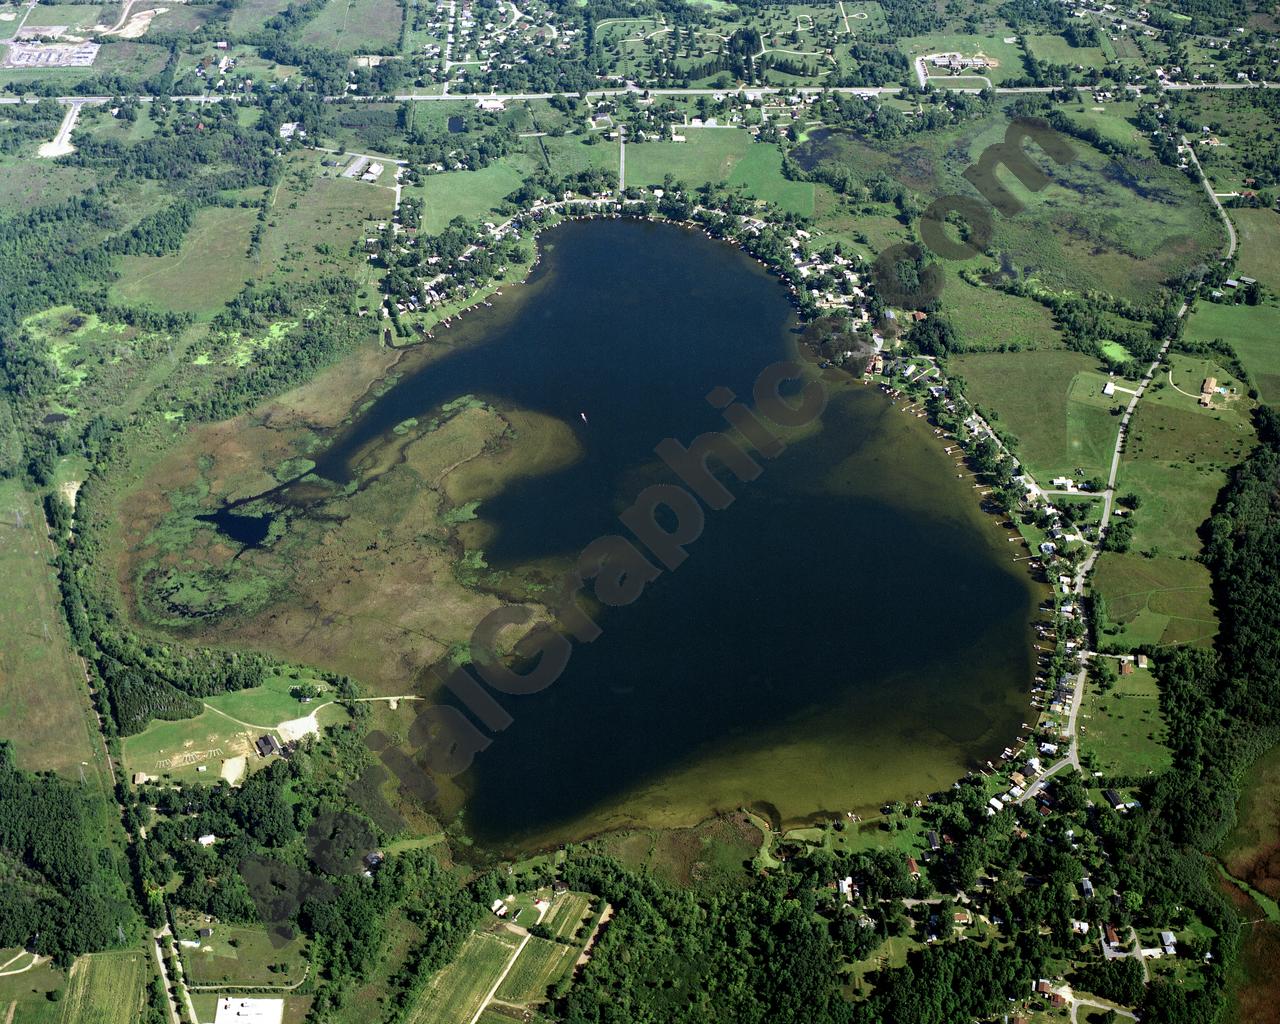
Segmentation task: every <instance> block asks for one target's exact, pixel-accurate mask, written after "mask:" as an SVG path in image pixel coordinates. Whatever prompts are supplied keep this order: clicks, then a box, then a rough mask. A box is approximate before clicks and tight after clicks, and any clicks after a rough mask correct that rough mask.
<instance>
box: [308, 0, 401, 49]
mask: <svg viewBox="0 0 1280 1024" xmlns="http://www.w3.org/2000/svg"><path fill="white" fill-rule="evenodd" d="M403 16H404V15H403V12H402V10H401V7H400V5H399V4H398V3H396V0H329V2H328V4H326V5H325V8H324V10H322V11H321V12H320V13H319V14H317V15H316V16H315V17H314V18H312V19H311V21H309V22H308V23H307V24H306V26H305V27H304V28H303V29H302V31H301V33H299V37H298V38H299V41H300V42H301V43H302V44H303V45H304V46H318V47H321V48H322V49H325V50H334V51H337V52H338V53H368V52H370V51H375V50H381V49H383V48H385V47H393V48H394V47H395V46H396V45H397V44H398V43H399V42H400V20H401V18H402V17H403Z"/></svg>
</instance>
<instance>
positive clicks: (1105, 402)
mask: <svg viewBox="0 0 1280 1024" xmlns="http://www.w3.org/2000/svg"><path fill="white" fill-rule="evenodd" d="M951 370H952V372H953V373H955V374H957V375H958V376H960V377H963V378H964V380H965V382H966V384H967V385H968V394H969V397H970V399H971V400H972V401H974V402H975V403H976V404H978V405H980V406H982V407H984V408H986V409H990V410H994V411H995V412H996V413H997V414H998V418H997V420H996V421H995V425H996V426H997V427H998V428H1000V429H1001V430H1007V431H1010V432H1011V433H1013V435H1014V436H1015V437H1016V438H1017V439H1018V444H1017V452H1018V456H1019V458H1021V459H1022V460H1023V461H1024V462H1025V463H1026V464H1027V468H1028V469H1030V470H1031V472H1032V474H1033V475H1034V476H1035V477H1036V478H1037V479H1038V480H1045V481H1048V480H1050V479H1052V478H1053V477H1058V476H1074V477H1077V479H1085V480H1087V479H1089V478H1090V477H1095V476H1101V477H1105V476H1106V474H1107V469H1108V468H1109V466H1110V464H1111V453H1112V451H1113V449H1114V447H1115V441H1116V434H1117V432H1118V431H1119V424H1120V420H1119V417H1117V416H1113V415H1112V413H1111V409H1112V407H1113V406H1114V405H1115V404H1116V403H1117V400H1118V398H1107V397H1106V396H1104V395H1103V394H1102V387H1103V385H1104V383H1105V382H1106V380H1107V377H1106V375H1105V374H1103V373H1100V372H1099V367H1098V363H1097V360H1095V359H1093V358H1091V357H1089V356H1086V355H1083V354H1082V353H1079V352H1071V351H1067V350H1062V351H1043V352H1030V351H1026V352H1009V353H995V352H975V353H968V354H965V355H961V356H957V357H954V358H953V359H952V360H951ZM1121 383H1123V382H1121ZM1077 471H1079V472H1077Z"/></svg>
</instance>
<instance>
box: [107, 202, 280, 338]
mask: <svg viewBox="0 0 1280 1024" xmlns="http://www.w3.org/2000/svg"><path fill="white" fill-rule="evenodd" d="M257 216H258V211H257V210H256V209H254V208H252V207H239V206H237V207H225V206H212V207H207V208H205V209H203V210H200V211H199V212H198V213H197V214H196V216H195V222H194V223H193V224H192V225H191V228H190V230H189V231H188V232H187V236H186V238H184V239H183V242H182V248H180V249H179V250H178V251H177V252H176V253H170V254H168V255H165V256H124V257H122V258H121V260H120V280H119V281H118V282H117V283H116V285H115V287H114V288H113V289H112V290H113V292H114V293H115V295H116V296H117V298H118V299H119V300H121V301H124V302H131V303H140V304H143V305H149V306H154V307H155V308H156V309H166V310H171V311H173V312H175V313H194V314H196V315H197V316H200V317H203V318H208V317H210V316H212V315H213V314H214V313H216V312H217V311H218V310H219V309H221V308H222V307H223V306H224V305H225V304H226V303H227V302H228V301H229V300H231V299H232V298H234V297H235V295H236V294H237V293H238V292H239V291H240V290H241V289H242V288H243V287H244V285H245V282H246V281H247V280H248V279H250V278H251V277H253V276H254V274H255V271H256V261H255V260H254V259H253V258H252V257H251V256H250V255H249V253H248V249H249V235H250V232H251V231H252V230H253V226H254V224H255V223H256V222H257ZM197 281H198V282H199V287H192V285H193V283H194V282H197Z"/></svg>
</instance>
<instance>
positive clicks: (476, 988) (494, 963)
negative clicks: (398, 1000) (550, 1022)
mask: <svg viewBox="0 0 1280 1024" xmlns="http://www.w3.org/2000/svg"><path fill="white" fill-rule="evenodd" d="M519 942H520V940H519V939H518V938H517V937H516V936H515V935H514V934H512V933H511V932H508V931H506V930H505V929H504V930H502V931H495V932H488V931H476V932H472V933H471V935H470V936H469V937H468V938H467V941H466V942H464V943H463V944H462V949H460V950H459V951H458V955H457V957H455V958H454V961H453V963H451V964H449V966H448V967H445V968H444V969H443V970H442V971H440V972H439V973H438V974H437V975H436V976H435V977H434V978H432V979H431V983H430V984H429V985H428V986H427V987H426V989H425V990H424V991H423V993H422V995H421V996H420V997H419V999H418V1001H417V1002H416V1003H415V1004H414V1005H413V1007H412V1008H411V1009H410V1010H409V1012H408V1013H407V1014H406V1015H405V1017H404V1021H405V1024H444V1022H446V1021H449V1022H453V1021H460V1022H465V1021H469V1020H471V1018H472V1017H473V1016H475V1014H476V1011H477V1010H479V1009H480V1007H481V1005H482V1004H483V1003H484V999H485V996H487V995H488V994H489V990H490V989H491V988H493V986H494V983H495V982H496V981H497V980H498V978H499V976H501V974H502V971H503V969H504V968H505V967H506V966H507V961H509V960H510V959H511V954H512V953H513V952H515V948H516V946H517V945H518V944H519Z"/></svg>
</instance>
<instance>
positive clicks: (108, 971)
mask: <svg viewBox="0 0 1280 1024" xmlns="http://www.w3.org/2000/svg"><path fill="white" fill-rule="evenodd" d="M151 968H152V961H151V960H150V959H148V958H147V955H146V954H145V953H143V952H141V951H140V950H129V951H126V952H120V953H91V954H89V955H88V956H82V957H80V958H79V959H78V960H76V962H75V963H73V964H72V965H71V971H70V973H69V974H68V975H67V993H66V995H65V996H64V997H63V1001H62V1002H63V1005H62V1021H63V1022H64V1024H134V1022H135V1021H136V1020H137V1019H138V1015H139V1012H140V1011H141V1009H142V1005H143V1001H144V1000H145V998H146V986H147V983H148V981H149V979H150V977H151Z"/></svg>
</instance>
